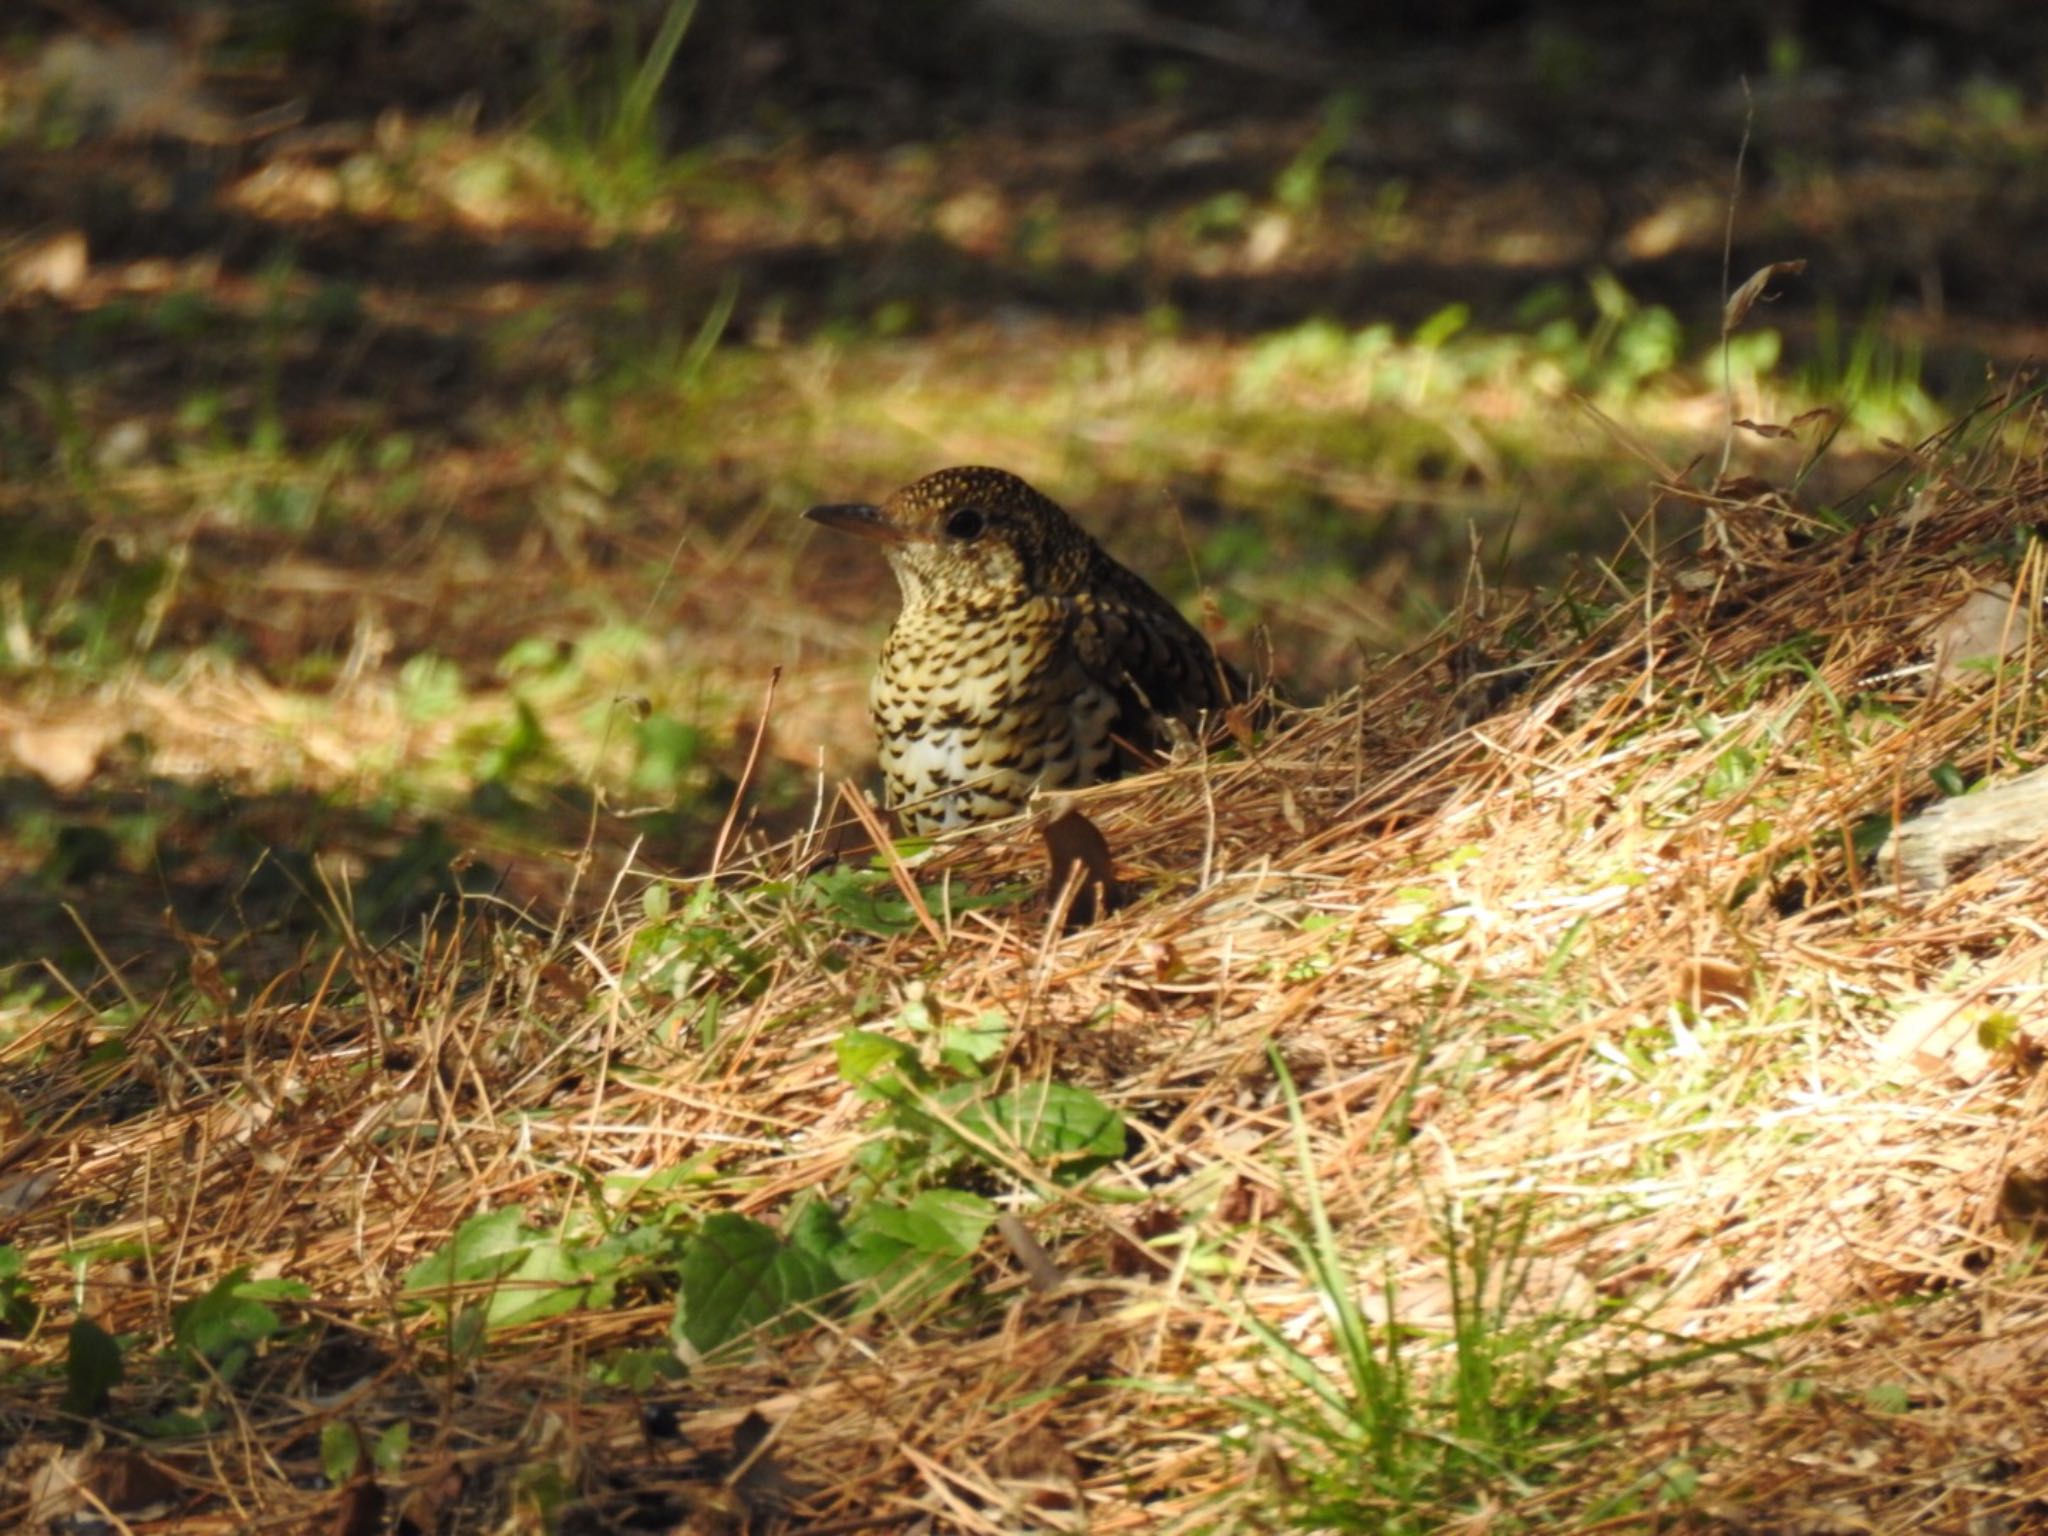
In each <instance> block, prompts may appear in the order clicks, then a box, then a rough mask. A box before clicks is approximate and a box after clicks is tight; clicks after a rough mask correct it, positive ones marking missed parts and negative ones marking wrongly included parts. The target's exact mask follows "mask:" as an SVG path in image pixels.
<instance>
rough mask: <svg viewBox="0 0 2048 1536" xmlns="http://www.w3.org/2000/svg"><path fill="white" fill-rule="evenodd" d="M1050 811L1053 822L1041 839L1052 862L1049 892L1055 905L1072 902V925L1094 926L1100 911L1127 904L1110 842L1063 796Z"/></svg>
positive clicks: (1042, 827) (1042, 828)
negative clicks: (1120, 886) (1110, 851)
mask: <svg viewBox="0 0 2048 1536" xmlns="http://www.w3.org/2000/svg"><path fill="white" fill-rule="evenodd" d="M1047 811H1048V813H1049V818H1050V819H1048V820H1047V821H1045V822H1044V823H1043V824H1041V825H1040V827H1039V829H1038V833H1039V836H1041V837H1043V838H1044V839H1045V851H1046V856H1047V857H1048V858H1049V859H1050V860H1051V862H1052V875H1051V878H1050V880H1049V881H1048V883H1047V886H1046V890H1047V893H1048V894H1049V895H1050V896H1051V897H1052V899H1053V901H1054V902H1055V903H1058V902H1060V901H1066V902H1067V903H1068V906H1067V922H1068V924H1069V925H1070V926H1076V927H1078V926H1080V925H1081V924H1084V923H1092V922H1094V921H1095V917H1096V914H1097V913H1098V912H1107V911H1112V910H1114V909H1115V908H1116V907H1118V906H1120V905H1122V902H1123V893H1122V891H1121V890H1120V889H1119V888H1118V886H1117V883H1116V861H1115V860H1114V859H1112V858H1111V857H1110V853H1109V840H1108V839H1107V838H1105V837H1104V836H1103V835H1102V830H1101V828H1099V827H1097V826H1096V825H1095V823H1094V822H1092V821H1090V820H1089V819H1088V818H1087V817H1086V816H1083V815H1082V814H1081V813H1080V812H1079V811H1077V810H1073V809H1071V808H1070V807H1069V806H1068V804H1067V802H1066V800H1065V799H1064V798H1063V797H1062V798H1055V799H1054V801H1053V802H1052V804H1051V805H1049V806H1048V807H1047ZM1069 893H1071V894H1069Z"/></svg>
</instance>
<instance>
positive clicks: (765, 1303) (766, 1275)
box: [669, 1211, 839, 1355]
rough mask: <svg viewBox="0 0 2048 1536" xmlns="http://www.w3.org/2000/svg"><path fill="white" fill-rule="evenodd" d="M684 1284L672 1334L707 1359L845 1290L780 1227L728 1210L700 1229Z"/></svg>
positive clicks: (685, 1266) (819, 1260)
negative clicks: (779, 1231) (757, 1330)
mask: <svg viewBox="0 0 2048 1536" xmlns="http://www.w3.org/2000/svg"><path fill="white" fill-rule="evenodd" d="M678 1279H679V1281H680V1287H679V1291H678V1294H677V1296H676V1311H675V1320H674V1321H673V1323H672V1324H671V1325H670V1329H669V1331H670V1335H671V1337H673V1338H674V1339H676V1340H677V1342H679V1343H683V1344H687V1345H688V1346H689V1347H690V1348H691V1349H692V1350H694V1351H695V1352H696V1353H698V1354H700V1355H704V1354H709V1353H711V1352H712V1351H713V1350H715V1349H717V1348H718V1347H719V1346H720V1345H723V1344H727V1343H730V1342H731V1341H732V1340H734V1339H737V1338H739V1337H741V1336H742V1335H744V1334H746V1333H748V1332H750V1331H751V1330H753V1329H755V1328H758V1327H760V1326H762V1325H763V1324H766V1323H769V1322H773V1321H774V1320H775V1319H777V1318H779V1317H782V1316H783V1315H784V1314H786V1313H788V1312H789V1311H790V1310H791V1309H792V1308H795V1307H798V1306H801V1305H803V1304H804V1303H806V1302H810V1301H814V1300H816V1299H817V1298H818V1297H820V1296H824V1295H826V1294H828V1293H829V1292H831V1291H832V1290H834V1289H836V1288H837V1286H838V1284H839V1278H838V1276H837V1275H836V1274H835V1273H834V1272H833V1269H832V1266H831V1265H830V1264H828V1263H826V1262H825V1260H824V1259H823V1258H821V1257H819V1256H818V1255H817V1254H815V1253H811V1252H805V1251H802V1250H799V1249H796V1248H792V1247H791V1246H789V1245H788V1244H786V1243H784V1242H783V1240H782V1239H781V1238H780V1237H778V1236H777V1235H776V1233H775V1231H774V1229H772V1228H770V1227H766V1226H763V1225H762V1224H761V1223H760V1222H758V1221H753V1220H751V1219H749V1218H748V1217H745V1216H741V1215H739V1214H737V1213H736V1212H732V1211H721V1212H720V1213H719V1214H717V1215H715V1216H713V1217H711V1218H710V1219H709V1220H707V1221H706V1222H705V1223H704V1225H703V1227H702V1228H700V1229H699V1231H698V1232H697V1234H696V1236H695V1238H694V1239H692V1241H691V1243H690V1246H689V1251H688V1252H687V1253H686V1254H685V1255H684V1257H683V1262H682V1265H681V1268H680V1271H679V1274H678Z"/></svg>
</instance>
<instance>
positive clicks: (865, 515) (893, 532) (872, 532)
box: [804, 501, 912, 544]
mask: <svg viewBox="0 0 2048 1536" xmlns="http://www.w3.org/2000/svg"><path fill="white" fill-rule="evenodd" d="M804 516H805V517H807V518H809V519H810V520H811V521H812V522H814V523H823V524H824V525H825V526H826V527H827V528H836V529H838V530H839V531H840V532H841V533H851V534H854V535H855V536H857V537H859V538H863V539H873V540H874V541H875V542H876V543H877V544H908V543H910V542H912V540H911V536H910V535H909V534H908V533H906V532H904V531H903V530H902V529H901V528H898V527H897V526H896V525H895V524H894V523H892V522H889V521H888V520H887V519H885V518H884V517H883V516H882V509H881V508H880V507H871V506H869V505H868V504H867V503H866V502H861V501H854V502H845V503H842V504H840V505H838V506H830V507H813V508H811V510H810V511H808V512H806V513H805V514H804Z"/></svg>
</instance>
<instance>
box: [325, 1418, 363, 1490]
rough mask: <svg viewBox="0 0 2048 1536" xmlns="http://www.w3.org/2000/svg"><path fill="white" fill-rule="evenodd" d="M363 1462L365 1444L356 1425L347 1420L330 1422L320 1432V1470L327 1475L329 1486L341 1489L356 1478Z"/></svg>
mask: <svg viewBox="0 0 2048 1536" xmlns="http://www.w3.org/2000/svg"><path fill="white" fill-rule="evenodd" d="M362 1460H363V1442H362V1439H361V1437H360V1436H358V1435H357V1434H356V1427H355V1425H353V1424H351V1423H349V1422H348V1421H347V1420H346V1419H333V1420H330V1421H329V1422H328V1424H327V1427H326V1428H324V1429H322V1430H321V1431H320V1470H321V1471H322V1472H324V1473H325V1474H326V1475H327V1483H328V1486H329V1487H332V1488H339V1487H340V1486H341V1485H342V1484H343V1483H346V1482H347V1481H348V1480H349V1479H350V1478H352V1477H354V1476H355V1475H356V1468H357V1467H358V1466H360V1465H361V1464H362Z"/></svg>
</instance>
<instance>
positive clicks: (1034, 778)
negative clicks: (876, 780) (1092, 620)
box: [872, 602, 1116, 832]
mask: <svg viewBox="0 0 2048 1536" xmlns="http://www.w3.org/2000/svg"><path fill="white" fill-rule="evenodd" d="M872 703H873V707H874V716H875V726H876V733H877V735H878V737H879V743H880V755H881V763H882V773H883V777H884V779H885V781H886V784H887V788H888V799H889V803H890V804H891V805H892V806H893V807H896V808H897V809H898V810H899V811H900V812H901V813H902V815H903V819H904V820H905V821H906V822H907V823H908V824H909V825H910V826H911V828H912V829H913V830H914V831H918V832H936V831H943V830H945V829H947V828H950V827H956V826H965V825H970V824H972V823H975V822H982V821H990V820H994V819H997V818H999V817H1003V816H1007V815H1013V814H1015V813H1016V812H1017V811H1019V810H1021V809H1022V808H1023V806H1024V803H1025V802H1026V801H1027V800H1029V799H1030V797H1031V795H1032V793H1033V792H1034V791H1036V790H1038V789H1041V788H1044V789H1060V788H1069V787H1073V786H1077V785H1082V784H1090V783H1093V782H1095V781H1096V780H1097V779H1098V778H1100V777H1102V775H1103V771H1104V769H1105V768H1106V767H1107V766H1108V765H1109V763H1110V761H1111V759H1112V758H1113V756H1114V753H1115V746H1114V743H1113V742H1112V740H1111V737H1110V726H1111V723H1112V721H1113V720H1114V719H1115V717H1116V702H1115V700H1114V698H1113V697H1112V696H1111V694H1110V692H1109V690H1108V689H1107V688H1105V687H1103V686H1102V685H1101V684H1100V683H1099V682H1098V681H1097V680H1095V679H1093V678H1090V677H1089V676H1088V675H1087V674H1086V673H1085V672H1084V671H1083V670H1082V669H1081V668H1080V667H1079V666H1078V665H1077V664H1076V662H1075V661H1074V658H1073V654H1072V651H1071V648H1070V647H1069V646H1068V645H1067V644H1066V626H1065V620H1064V616H1063V615H1062V614H1061V613H1060V612H1059V610H1058V609H1057V608H1056V607H1055V606H1054V605H1052V604H1051V603H1044V602H1031V603H1026V604H1021V605H1019V606H1017V607H1016V608H1012V609H1007V610H1003V611H1000V612H997V613H993V614H986V615H979V616H977V615H966V614H954V615H944V616H942V615H932V614H916V613H906V614H905V615H904V616H903V617H902V618H901V619H900V620H899V621H898V623H897V626H896V628H895V629H894V630H892V631H891V633H890V636H889V641H888V644H887V646H886V647H885V648H884V650H883V654H882V666H881V669H880V670H879V671H878V672H877V673H876V676H875V684H874V691H873V695H872Z"/></svg>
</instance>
